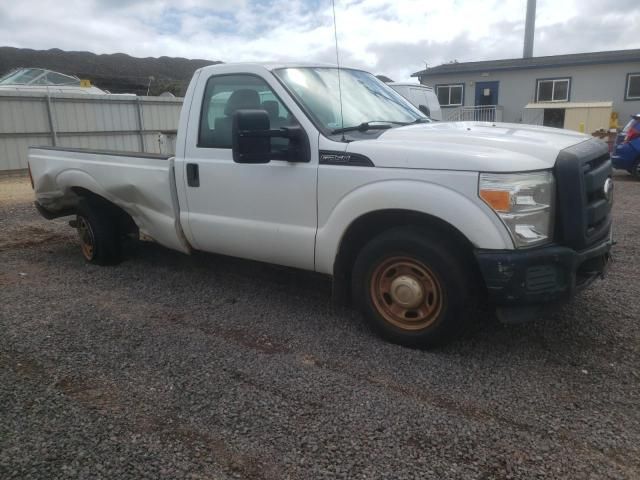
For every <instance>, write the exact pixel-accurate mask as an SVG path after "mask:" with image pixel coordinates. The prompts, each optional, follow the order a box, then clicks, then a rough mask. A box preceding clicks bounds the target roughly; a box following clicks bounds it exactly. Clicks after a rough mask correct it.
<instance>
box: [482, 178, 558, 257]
mask: <svg viewBox="0 0 640 480" xmlns="http://www.w3.org/2000/svg"><path fill="white" fill-rule="evenodd" d="M479 194H480V198H482V199H483V200H484V201H485V202H486V203H487V204H488V205H489V206H490V207H491V208H492V209H493V210H494V211H495V212H496V213H497V214H498V216H499V217H500V219H501V220H502V222H503V223H504V224H505V226H506V227H507V229H508V230H509V233H510V234H511V238H513V242H514V243H515V245H516V247H518V248H522V247H532V246H535V245H539V244H541V243H546V242H549V241H551V239H552V238H553V204H554V197H555V182H554V178H553V174H552V173H551V171H548V170H547V171H543V172H530V173H481V174H480V184H479Z"/></svg>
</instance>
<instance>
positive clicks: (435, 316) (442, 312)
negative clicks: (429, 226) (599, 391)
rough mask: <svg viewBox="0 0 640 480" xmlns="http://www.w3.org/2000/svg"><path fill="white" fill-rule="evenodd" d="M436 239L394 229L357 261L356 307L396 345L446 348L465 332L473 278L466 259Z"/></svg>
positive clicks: (354, 281)
mask: <svg viewBox="0 0 640 480" xmlns="http://www.w3.org/2000/svg"><path fill="white" fill-rule="evenodd" d="M434 237H435V235H433V234H431V236H430V234H429V232H428V231H425V230H422V229H419V228H412V227H399V228H394V229H391V230H388V231H386V232H384V233H382V234H380V235H379V236H377V237H375V238H374V239H373V240H371V241H370V242H369V243H367V244H366V245H365V247H364V248H363V249H362V250H361V251H360V253H359V255H358V257H357V259H356V262H355V265H354V269H353V275H352V293H353V298H354V301H355V303H356V305H357V306H358V307H359V308H360V310H361V312H362V313H363V315H364V317H365V319H366V320H367V321H368V323H369V324H370V325H371V327H372V328H373V329H374V330H375V331H376V332H378V333H379V334H380V335H381V336H382V337H383V338H385V339H386V340H389V341H391V342H393V343H398V344H400V345H405V346H410V347H429V346H436V345H442V344H444V343H446V342H447V341H449V340H451V339H452V338H453V337H455V336H457V335H460V334H461V333H462V331H463V330H464V327H465V324H466V318H467V314H468V313H469V307H470V305H471V303H472V299H473V296H472V295H471V291H470V289H471V287H472V286H473V285H472V281H473V280H472V279H474V278H475V276H474V275H473V274H472V272H471V271H470V268H468V267H465V263H464V259H465V258H467V256H466V255H461V254H459V252H456V253H458V254H457V255H456V254H455V253H454V252H453V251H452V248H451V242H448V243H447V240H446V238H434ZM386 285H389V291H387V290H386V289H387V287H386ZM407 292H409V295H408V296H407V295H406V294H407ZM403 301H404V302H405V303H404V304H401V302H403ZM408 302H412V303H408ZM414 304H415V306H414ZM407 305H409V307H407Z"/></svg>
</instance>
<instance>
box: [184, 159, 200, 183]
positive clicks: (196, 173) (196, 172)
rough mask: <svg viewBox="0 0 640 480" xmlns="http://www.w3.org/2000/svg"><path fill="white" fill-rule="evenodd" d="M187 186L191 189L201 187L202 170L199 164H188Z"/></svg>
mask: <svg viewBox="0 0 640 480" xmlns="http://www.w3.org/2000/svg"><path fill="white" fill-rule="evenodd" d="M187 185H189V186H190V187H199V186H200V169H199V168H198V164H197V163H187Z"/></svg>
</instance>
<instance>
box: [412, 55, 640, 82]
mask: <svg viewBox="0 0 640 480" xmlns="http://www.w3.org/2000/svg"><path fill="white" fill-rule="evenodd" d="M622 62H640V49H635V50H612V51H608V52H589V53H572V54H569V55H552V56H548V57H531V58H509V59H506V60H487V61H483V62H460V63H458V62H453V63H445V64H442V65H438V66H437V67H432V68H427V69H425V70H421V71H419V72H416V73H413V74H412V75H411V76H412V77H429V76H432V75H443V74H449V73H474V72H494V71H496V70H517V69H526V68H548V67H567V66H575V65H595V64H605V63H622Z"/></svg>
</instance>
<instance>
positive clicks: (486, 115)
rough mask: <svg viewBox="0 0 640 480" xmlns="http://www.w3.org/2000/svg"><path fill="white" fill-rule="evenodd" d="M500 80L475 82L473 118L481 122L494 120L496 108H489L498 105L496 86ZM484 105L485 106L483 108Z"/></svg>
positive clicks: (497, 86)
mask: <svg viewBox="0 0 640 480" xmlns="http://www.w3.org/2000/svg"><path fill="white" fill-rule="evenodd" d="M499 85H500V82H477V83H476V113H475V117H476V118H475V120H478V121H482V122H494V121H495V119H496V109H495V108H489V106H493V107H495V106H496V105H498V88H499ZM483 107H486V108H483Z"/></svg>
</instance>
